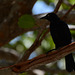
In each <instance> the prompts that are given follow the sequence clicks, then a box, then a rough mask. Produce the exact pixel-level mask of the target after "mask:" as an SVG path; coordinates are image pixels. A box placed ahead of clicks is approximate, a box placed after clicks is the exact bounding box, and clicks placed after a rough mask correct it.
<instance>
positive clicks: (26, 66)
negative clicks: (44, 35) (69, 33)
mask: <svg viewBox="0 0 75 75" xmlns="http://www.w3.org/2000/svg"><path fill="white" fill-rule="evenodd" d="M74 51H75V42H73V43H71V44H69V45H67V46H64V47H62V48H60V49H57V50H56V51H52V52H49V53H48V54H42V55H39V56H37V57H35V58H33V59H31V60H27V61H25V62H21V63H18V64H16V65H15V66H14V67H13V69H12V70H13V71H14V72H24V71H28V70H30V69H33V68H35V67H37V66H40V65H44V64H47V63H51V62H54V61H57V60H59V59H61V58H62V57H64V56H66V55H68V54H70V53H72V52H74Z"/></svg>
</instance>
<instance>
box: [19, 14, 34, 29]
mask: <svg viewBox="0 0 75 75" xmlns="http://www.w3.org/2000/svg"><path fill="white" fill-rule="evenodd" d="M18 25H19V26H20V27H21V28H32V27H33V26H34V25H35V20H34V18H33V17H32V16H31V15H28V14H25V15H22V16H21V17H20V18H19V21H18Z"/></svg>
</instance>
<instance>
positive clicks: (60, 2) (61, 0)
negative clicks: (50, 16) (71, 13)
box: [54, 0, 63, 13]
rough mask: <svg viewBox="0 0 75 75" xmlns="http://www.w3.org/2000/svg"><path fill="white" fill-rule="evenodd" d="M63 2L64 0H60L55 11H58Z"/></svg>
mask: <svg viewBox="0 0 75 75" xmlns="http://www.w3.org/2000/svg"><path fill="white" fill-rule="evenodd" d="M62 2H63V0H59V2H58V3H57V5H56V8H55V10H54V13H57V12H58V10H59V8H60V5H61V4H62Z"/></svg>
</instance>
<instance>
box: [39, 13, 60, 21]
mask: <svg viewBox="0 0 75 75" xmlns="http://www.w3.org/2000/svg"><path fill="white" fill-rule="evenodd" d="M40 19H47V20H49V21H51V22H53V21H56V20H59V17H58V16H57V15H56V14H55V13H48V14H47V15H46V16H44V17H41V18H40Z"/></svg>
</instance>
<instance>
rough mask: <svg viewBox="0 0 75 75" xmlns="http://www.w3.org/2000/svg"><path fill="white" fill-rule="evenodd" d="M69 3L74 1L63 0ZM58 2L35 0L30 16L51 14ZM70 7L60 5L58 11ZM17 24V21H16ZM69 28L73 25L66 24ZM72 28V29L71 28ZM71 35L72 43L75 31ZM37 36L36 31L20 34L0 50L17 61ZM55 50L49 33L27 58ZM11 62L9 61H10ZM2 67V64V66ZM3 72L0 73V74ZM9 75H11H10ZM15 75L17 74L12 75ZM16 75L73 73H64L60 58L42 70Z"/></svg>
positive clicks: (1, 60)
mask: <svg viewBox="0 0 75 75" xmlns="http://www.w3.org/2000/svg"><path fill="white" fill-rule="evenodd" d="M64 1H67V2H69V3H70V4H74V3H75V0H64ZM57 2H58V0H37V1H36V3H35V4H34V6H33V8H32V15H39V14H43V13H50V12H53V11H54V9H55V6H56V4H57ZM69 8H70V7H69V6H67V5H66V4H62V5H61V7H60V9H59V11H61V10H68V9H69ZM18 22H19V21H18ZM68 25H70V27H71V26H74V24H68ZM72 28H73V27H72ZM70 31H71V34H72V38H73V39H72V41H73V42H74V40H75V29H71V30H70ZM37 35H38V31H37V30H35V31H28V32H26V33H23V34H21V35H20V36H17V37H16V38H14V39H12V40H11V41H10V42H9V43H7V44H5V45H4V46H2V47H1V49H2V50H4V51H5V52H10V53H15V55H16V57H14V58H15V59H13V61H15V62H16V61H17V59H18V57H21V56H22V55H23V53H24V51H26V50H27V49H29V48H30V46H31V45H32V44H33V43H34V41H35V39H36V37H37ZM54 48H55V44H54V42H53V40H52V37H51V35H50V33H48V34H47V35H46V37H45V39H44V40H43V41H42V42H41V46H39V47H38V48H37V49H36V50H35V51H34V52H33V53H32V54H31V55H30V57H29V59H32V58H34V57H36V56H38V55H40V54H43V53H46V52H48V51H49V50H51V49H54ZM73 56H74V58H75V53H73ZM8 61H9V60H8V59H6V58H5V57H4V58H3V57H2V58H1V59H0V62H1V63H3V62H6V63H7V62H8ZM10 62H11V61H10ZM3 65H4V64H3ZM2 72H4V71H1V72H0V75H2V74H1V73H2ZM10 75H11V74H10ZM13 75H17V74H13ZM18 75H75V72H74V73H68V72H66V71H65V60H64V58H62V59H61V60H58V61H56V62H53V63H49V64H46V65H44V66H42V68H40V67H39V68H36V69H33V70H32V71H30V72H25V73H21V74H18Z"/></svg>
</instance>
